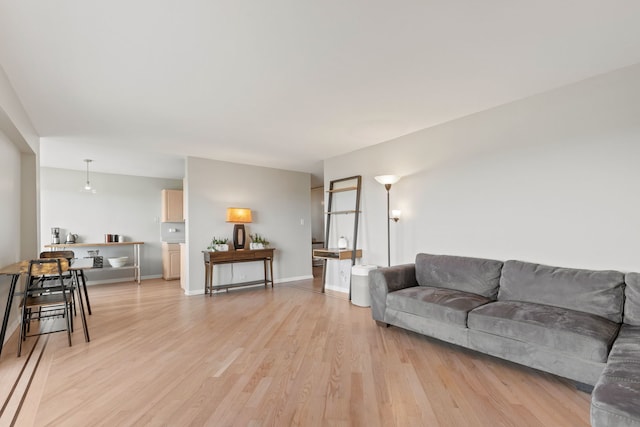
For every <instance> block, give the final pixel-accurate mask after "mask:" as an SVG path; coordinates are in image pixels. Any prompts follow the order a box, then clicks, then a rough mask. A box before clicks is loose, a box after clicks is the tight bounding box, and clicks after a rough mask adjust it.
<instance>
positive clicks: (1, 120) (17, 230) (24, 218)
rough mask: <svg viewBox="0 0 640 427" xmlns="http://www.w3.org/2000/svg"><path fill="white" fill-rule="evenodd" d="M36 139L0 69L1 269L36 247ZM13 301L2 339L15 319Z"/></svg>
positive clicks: (3, 281) (0, 288) (2, 290)
mask: <svg viewBox="0 0 640 427" xmlns="http://www.w3.org/2000/svg"><path fill="white" fill-rule="evenodd" d="M38 153H39V138H38V135H37V134H36V132H35V129H33V126H32V125H31V123H30V121H29V118H28V117H27V115H26V113H25V112H24V109H23V108H22V104H21V103H20V100H19V99H18V97H17V96H16V94H15V92H14V91H13V88H12V87H11V84H10V82H9V79H8V78H7V77H6V75H5V73H4V70H3V69H2V67H0V200H2V203H0V230H1V232H0V237H1V239H0V266H5V265H7V264H11V263H14V262H16V261H19V260H20V259H24V258H31V257H33V256H34V255H35V254H36V253H37V246H38V217H39V215H38V186H37V184H38V170H37V164H38ZM8 283H9V277H7V276H0V304H3V306H4V304H5V301H6V298H7V293H8ZM17 303H18V299H17V298H16V299H15V300H14V304H13V311H12V315H11V318H10V319H9V320H10V326H9V328H8V329H7V335H6V337H5V340H6V339H8V337H9V336H10V335H11V333H12V331H13V330H14V329H15V327H16V325H17V320H18V310H17Z"/></svg>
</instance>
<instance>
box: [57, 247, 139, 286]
mask: <svg viewBox="0 0 640 427" xmlns="http://www.w3.org/2000/svg"><path fill="white" fill-rule="evenodd" d="M141 245H144V242H109V243H59V244H51V245H44V247H45V248H47V249H50V250H52V251H53V250H55V249H61V250H65V249H71V250H73V248H85V249H86V248H103V247H112V246H133V265H125V266H124V267H109V266H108V262H107V260H105V267H104V269H105V270H107V269H109V270H119V269H127V268H128V269H133V281H134V282H138V285H139V284H140V246H141Z"/></svg>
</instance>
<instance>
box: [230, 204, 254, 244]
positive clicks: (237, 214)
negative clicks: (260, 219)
mask: <svg viewBox="0 0 640 427" xmlns="http://www.w3.org/2000/svg"><path fill="white" fill-rule="evenodd" d="M227 222H233V223H234V226H233V247H234V249H235V250H242V249H244V246H245V244H246V241H247V236H246V233H245V230H244V225H245V224H248V223H250V222H251V209H249V208H227Z"/></svg>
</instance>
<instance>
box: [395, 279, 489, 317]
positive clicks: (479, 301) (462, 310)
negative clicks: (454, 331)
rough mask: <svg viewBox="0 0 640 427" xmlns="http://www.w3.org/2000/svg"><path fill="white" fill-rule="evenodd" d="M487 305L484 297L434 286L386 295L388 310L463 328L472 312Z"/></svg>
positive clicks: (418, 287) (413, 288) (487, 300)
mask: <svg viewBox="0 0 640 427" xmlns="http://www.w3.org/2000/svg"><path fill="white" fill-rule="evenodd" d="M488 302H491V300H490V299H489V298H486V297H483V296H481V295H477V294H472V293H469V292H463V291H457V290H455V289H444V288H435V287H431V286H414V287H411V288H406V289H401V290H399V291H396V292H391V293H390V294H389V295H388V296H387V307H389V308H392V309H394V310H398V311H403V312H406V313H411V314H415V315H416V316H421V317H425V318H428V319H433V320H437V321H439V322H445V323H451V324H454V325H457V326H462V327H466V326H467V313H468V312H469V311H470V310H473V309H474V308H476V307H479V306H481V305H483V304H486V303H488Z"/></svg>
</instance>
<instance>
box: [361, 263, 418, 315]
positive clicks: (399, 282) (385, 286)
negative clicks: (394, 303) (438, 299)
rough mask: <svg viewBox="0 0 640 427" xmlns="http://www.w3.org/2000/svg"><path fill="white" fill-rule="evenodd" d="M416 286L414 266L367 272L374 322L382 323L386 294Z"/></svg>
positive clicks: (404, 265) (407, 265)
mask: <svg viewBox="0 0 640 427" xmlns="http://www.w3.org/2000/svg"><path fill="white" fill-rule="evenodd" d="M413 286H418V281H417V280H416V265H415V264H403V265H395V266H393V267H384V268H379V269H377V270H372V271H370V272H369V291H370V293H371V315H372V316H373V319H374V320H377V321H379V322H384V312H385V309H386V307H387V294H388V293H389V292H394V291H398V290H400V289H404V288H410V287H413Z"/></svg>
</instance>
